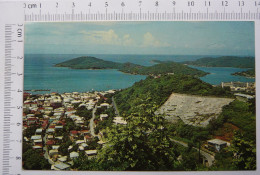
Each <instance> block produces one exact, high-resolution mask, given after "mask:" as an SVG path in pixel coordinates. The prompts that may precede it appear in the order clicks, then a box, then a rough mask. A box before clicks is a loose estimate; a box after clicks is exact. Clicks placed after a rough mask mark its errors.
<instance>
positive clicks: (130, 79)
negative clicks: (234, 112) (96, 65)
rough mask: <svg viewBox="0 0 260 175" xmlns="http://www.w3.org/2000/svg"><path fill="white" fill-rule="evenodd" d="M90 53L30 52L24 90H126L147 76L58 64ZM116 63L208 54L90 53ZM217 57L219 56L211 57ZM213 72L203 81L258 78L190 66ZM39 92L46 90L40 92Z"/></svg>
mask: <svg viewBox="0 0 260 175" xmlns="http://www.w3.org/2000/svg"><path fill="white" fill-rule="evenodd" d="M79 56H86V54H84V55H82V54H26V55H25V62H24V89H25V90H29V89H50V90H51V92H59V93H63V92H74V91H77V92H87V91H92V90H95V91H106V90H109V89H124V88H127V87H130V86H132V85H133V84H134V83H135V82H138V81H140V80H142V79H145V78H146V76H144V75H130V74H125V73H122V72H120V71H117V70H115V69H112V70H111V69H110V70H109V69H105V70H82V69H69V68H63V67H54V65H55V64H57V63H60V62H63V61H65V60H69V59H72V58H76V57H79ZM88 56H95V57H97V58H100V59H104V60H108V61H114V62H120V63H125V62H132V63H135V64H140V65H144V66H151V65H153V64H155V63H154V62H153V61H152V60H161V61H175V62H182V61H191V60H196V59H198V58H202V57H206V56H205V55H204V56H200V55H103V54H96V55H88ZM211 57H216V56H211ZM190 67H193V68H196V69H199V70H203V71H205V72H209V73H210V74H208V75H206V76H204V77H201V80H203V81H205V82H207V83H210V84H213V85H217V84H220V83H221V82H230V81H241V82H254V81H255V79H251V78H246V77H242V76H233V75H231V74H232V73H234V72H238V71H245V70H247V69H239V68H223V67H222V68H219V67H196V66H190ZM36 93H46V92H41V91H38V92H36Z"/></svg>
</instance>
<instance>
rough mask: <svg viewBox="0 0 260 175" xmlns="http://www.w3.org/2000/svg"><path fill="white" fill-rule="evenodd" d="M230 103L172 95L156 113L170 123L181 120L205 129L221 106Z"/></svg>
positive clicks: (227, 100)
mask: <svg viewBox="0 0 260 175" xmlns="http://www.w3.org/2000/svg"><path fill="white" fill-rule="evenodd" d="M232 101H233V99H231V98H219V97H203V96H195V95H187V94H177V93H173V94H172V95H171V96H170V97H169V99H168V100H167V101H166V102H165V103H164V104H163V105H162V106H161V107H160V108H159V109H158V110H157V111H156V113H158V114H164V115H165V116H166V119H167V120H169V121H172V122H175V121H177V120H179V119H181V120H182V121H183V122H184V123H186V124H189V125H193V126H202V127H205V126H207V125H208V123H209V121H210V120H211V119H212V118H213V117H218V115H219V114H220V113H221V111H222V107H223V106H225V105H227V104H229V103H230V102H232Z"/></svg>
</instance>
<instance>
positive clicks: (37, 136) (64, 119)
mask: <svg viewBox="0 0 260 175" xmlns="http://www.w3.org/2000/svg"><path fill="white" fill-rule="evenodd" d="M114 92H115V91H113V90H110V91H106V92H92V93H90V92H89V93H79V92H73V93H64V94H58V93H55V92H53V93H51V94H45V95H32V94H29V93H24V108H23V111H24V112H23V136H24V142H26V143H28V144H30V145H32V148H33V149H34V150H39V152H41V153H42V154H44V157H45V159H47V160H48V162H49V163H50V164H51V165H52V166H51V169H52V170H68V169H70V166H71V165H73V160H74V159H76V158H77V157H78V156H79V152H80V151H81V152H84V153H85V155H86V156H87V157H88V158H92V157H94V156H95V155H97V149H96V147H98V146H100V147H102V145H103V144H104V143H105V137H104V134H105V133H103V132H100V131H101V130H102V129H105V127H104V126H107V125H111V124H121V125H125V124H127V122H126V121H125V120H123V119H122V117H119V116H118V114H116V112H115V108H116V106H115V105H114V103H113V101H112V98H107V97H105V96H106V95H108V96H109V95H111V94H113V93H114ZM102 126H103V127H102Z"/></svg>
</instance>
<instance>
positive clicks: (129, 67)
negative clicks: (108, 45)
mask: <svg viewBox="0 0 260 175" xmlns="http://www.w3.org/2000/svg"><path fill="white" fill-rule="evenodd" d="M154 62H156V63H157V64H155V65H153V66H141V65H138V64H134V63H130V62H127V63H118V62H113V61H105V60H102V59H99V58H95V57H90V56H83V57H78V58H73V59H71V60H68V61H64V62H62V63H58V64H56V65H55V67H69V68H71V69H117V70H119V71H121V72H124V73H130V74H139V75H160V74H168V73H173V74H183V75H192V76H197V77H201V76H204V75H207V74H208V73H206V72H204V71H201V70H197V69H194V68H191V67H188V66H186V65H183V64H181V63H176V62H172V61H158V60H154Z"/></svg>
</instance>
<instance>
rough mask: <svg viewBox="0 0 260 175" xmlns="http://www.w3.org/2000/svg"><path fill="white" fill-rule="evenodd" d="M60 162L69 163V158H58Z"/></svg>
mask: <svg viewBox="0 0 260 175" xmlns="http://www.w3.org/2000/svg"><path fill="white" fill-rule="evenodd" d="M58 160H59V161H60V162H66V161H67V156H62V157H60V158H58Z"/></svg>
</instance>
